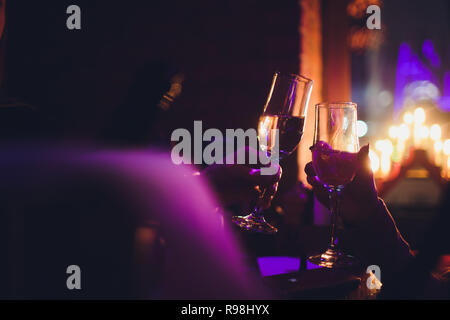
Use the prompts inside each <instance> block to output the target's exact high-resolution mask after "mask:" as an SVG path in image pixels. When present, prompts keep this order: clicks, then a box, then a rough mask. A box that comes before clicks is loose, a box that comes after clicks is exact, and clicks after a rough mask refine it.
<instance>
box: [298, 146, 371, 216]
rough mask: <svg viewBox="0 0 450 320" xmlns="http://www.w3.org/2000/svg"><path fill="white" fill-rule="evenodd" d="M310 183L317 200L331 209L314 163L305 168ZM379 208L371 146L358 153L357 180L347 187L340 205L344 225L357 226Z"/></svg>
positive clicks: (326, 192)
mask: <svg viewBox="0 0 450 320" xmlns="http://www.w3.org/2000/svg"><path fill="white" fill-rule="evenodd" d="M305 172H306V174H307V179H308V183H309V184H311V186H312V187H313V188H314V193H315V195H316V197H317V199H318V200H319V201H320V202H321V203H322V204H323V205H325V206H326V207H327V208H329V207H330V206H329V196H328V195H329V193H328V191H327V189H326V188H325V187H324V186H323V185H322V184H321V183H320V182H319V180H318V179H317V177H316V172H315V170H314V168H313V165H312V162H309V163H308V164H307V165H306V166H305ZM377 207H378V195H377V190H376V187H375V182H374V179H373V173H372V170H371V168H370V160H369V145H366V146H364V147H362V148H361V149H360V150H359V152H358V168H357V171H356V175H355V178H354V179H353V181H352V182H350V183H349V184H348V185H347V186H345V188H344V191H343V195H342V198H341V203H340V215H341V218H342V220H343V222H344V223H346V224H350V225H357V224H359V223H360V222H362V221H364V220H367V219H368V218H369V215H370V214H372V213H373V211H374V210H373V209H374V208H377Z"/></svg>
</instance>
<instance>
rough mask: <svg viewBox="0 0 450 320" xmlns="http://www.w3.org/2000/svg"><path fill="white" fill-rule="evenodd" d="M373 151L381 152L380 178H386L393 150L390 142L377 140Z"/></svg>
mask: <svg viewBox="0 0 450 320" xmlns="http://www.w3.org/2000/svg"><path fill="white" fill-rule="evenodd" d="M375 149H377V150H378V151H380V152H381V160H380V168H381V176H382V177H383V178H386V177H388V176H389V173H390V171H391V155H392V152H393V150H394V147H393V145H392V142H391V140H389V139H385V140H378V141H376V142H375Z"/></svg>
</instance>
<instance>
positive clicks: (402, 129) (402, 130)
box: [398, 124, 410, 140]
mask: <svg viewBox="0 0 450 320" xmlns="http://www.w3.org/2000/svg"><path fill="white" fill-rule="evenodd" d="M409 135H410V131H409V128H408V126H407V125H406V124H402V125H400V126H399V127H398V138H399V139H400V140H408V138H409Z"/></svg>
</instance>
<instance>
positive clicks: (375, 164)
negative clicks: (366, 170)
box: [369, 150, 380, 178]
mask: <svg viewBox="0 0 450 320" xmlns="http://www.w3.org/2000/svg"><path fill="white" fill-rule="evenodd" d="M369 159H370V168H371V169H372V172H373V174H374V176H375V178H378V177H379V172H378V171H379V170H380V158H379V157H378V155H377V153H376V152H375V151H373V150H369Z"/></svg>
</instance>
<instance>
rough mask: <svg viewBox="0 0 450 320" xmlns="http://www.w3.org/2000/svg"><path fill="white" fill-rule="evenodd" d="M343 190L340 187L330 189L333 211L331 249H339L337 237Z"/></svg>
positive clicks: (331, 208) (331, 209)
mask: <svg viewBox="0 0 450 320" xmlns="http://www.w3.org/2000/svg"><path fill="white" fill-rule="evenodd" d="M341 191H342V189H341V188H339V187H331V188H329V189H328V192H329V198H330V211H331V236H330V245H329V249H333V250H335V249H337V246H338V238H337V235H336V228H337V219H338V217H339V200H340V195H341Z"/></svg>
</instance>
